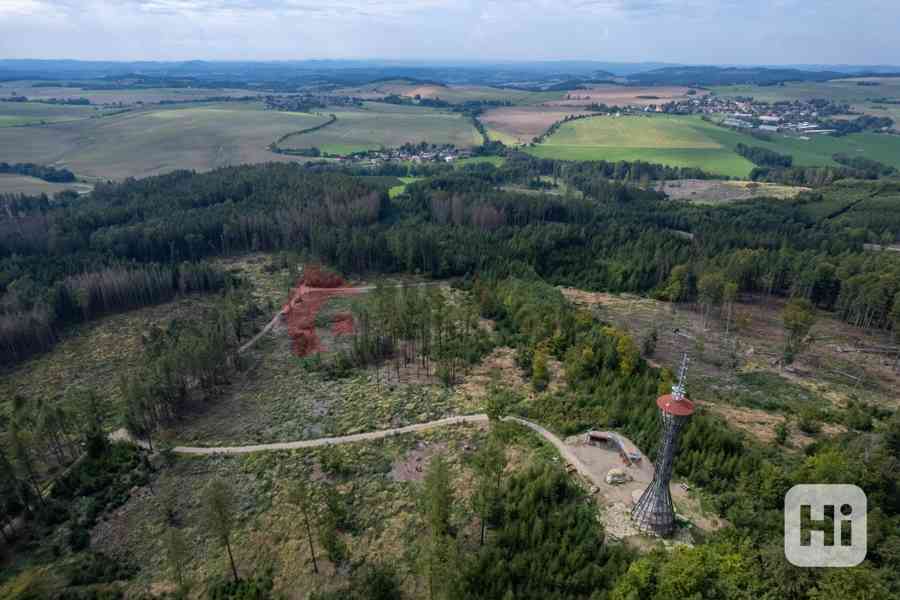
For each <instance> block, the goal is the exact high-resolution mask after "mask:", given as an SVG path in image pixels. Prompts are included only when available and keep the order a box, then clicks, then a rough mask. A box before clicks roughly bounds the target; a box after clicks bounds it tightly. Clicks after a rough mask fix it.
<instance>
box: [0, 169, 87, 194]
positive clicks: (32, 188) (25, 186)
mask: <svg viewBox="0 0 900 600" xmlns="http://www.w3.org/2000/svg"><path fill="white" fill-rule="evenodd" d="M93 187H94V186H92V185H91V184H88V183H51V182H49V181H44V180H43V179H38V178H37V177H28V176H27V175H12V174H8V173H4V174H0V194H27V195H30V196H33V195H38V194H47V195H48V196H52V195H53V194H56V193H59V192H62V191H65V190H75V191H76V192H78V193H80V194H86V193H87V192H89V191H91V190H92V189H93Z"/></svg>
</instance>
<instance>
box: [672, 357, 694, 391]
mask: <svg viewBox="0 0 900 600" xmlns="http://www.w3.org/2000/svg"><path fill="white" fill-rule="evenodd" d="M690 362H691V359H690V358H689V357H688V353H687V350H685V351H684V353H682V355H681V368H680V369H679V370H678V383H676V384H675V385H673V386H672V397H673V399H674V400H675V401H676V402H681V401H682V400H684V395H685V392H686V391H687V390H686V389H685V384H686V383H687V370H688V363H690Z"/></svg>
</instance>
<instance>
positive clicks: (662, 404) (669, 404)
mask: <svg viewBox="0 0 900 600" xmlns="http://www.w3.org/2000/svg"><path fill="white" fill-rule="evenodd" d="M656 405H657V406H658V407H659V408H660V410H662V411H665V412H667V413H669V414H670V415H675V416H676V417H686V416H688V415H692V414H694V403H693V402H691V401H690V400H688V399H687V398H684V399H683V400H680V401H679V400H676V399H675V397H674V396H672V394H666V395H665V396H660V397H659V398H657V399H656Z"/></svg>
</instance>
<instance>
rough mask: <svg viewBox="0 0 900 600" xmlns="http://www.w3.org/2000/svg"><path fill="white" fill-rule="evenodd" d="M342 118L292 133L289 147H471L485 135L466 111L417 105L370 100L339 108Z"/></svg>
mask: <svg viewBox="0 0 900 600" xmlns="http://www.w3.org/2000/svg"><path fill="white" fill-rule="evenodd" d="M334 114H335V116H337V118H338V120H337V121H336V122H335V123H333V124H332V125H329V126H328V127H324V128H322V129H319V130H317V131H313V132H311V133H304V134H299V135H296V136H291V137H289V138H287V139H286V140H284V141H282V142H281V144H280V145H281V147H282V148H285V149H299V148H312V147H315V148H319V149H320V150H322V151H323V152H326V153H328V154H340V155H344V154H351V153H353V152H363V151H366V150H378V149H379V148H395V147H397V146H402V145H403V144H406V143H413V144H416V143H419V142H429V143H432V144H454V145H456V146H457V147H460V148H470V147H472V146H476V145H478V144H480V143H481V135H480V134H479V133H478V131H477V130H476V129H475V128H474V127H473V126H472V124H471V123H470V122H469V121H468V120H467V119H466V118H464V117H463V116H462V115H459V114H456V113H449V112H443V111H438V110H433V109H429V108H420V107H416V106H399V105H394V104H384V103H378V102H367V103H366V104H365V106H364V107H363V108H361V109H353V110H341V111H335V112H334Z"/></svg>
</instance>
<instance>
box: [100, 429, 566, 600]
mask: <svg viewBox="0 0 900 600" xmlns="http://www.w3.org/2000/svg"><path fill="white" fill-rule="evenodd" d="M486 435H487V429H486V427H484V426H483V425H481V424H479V425H469V424H466V425H460V426H454V427H448V428H443V429H438V430H433V431H430V432H425V433H419V434H407V435H402V436H396V437H392V438H389V439H385V440H379V441H377V442H366V443H360V444H351V445H347V446H341V447H336V448H320V449H307V450H297V451H291V452H273V453H264V454H256V455H248V456H244V457H214V456H213V457H203V458H179V459H178V460H177V462H176V464H175V465H174V466H173V467H171V468H166V469H163V470H162V472H161V474H160V475H159V477H158V479H157V481H155V482H154V484H153V489H152V490H151V489H150V488H149V487H144V488H136V489H134V490H133V491H132V495H131V498H130V500H129V501H128V502H127V503H126V504H125V505H124V506H122V507H121V508H120V509H118V510H117V511H115V512H113V513H112V514H110V515H108V516H107V517H106V518H105V519H104V520H103V521H102V522H101V523H100V524H99V525H98V526H97V527H96V528H95V529H94V532H93V535H92V547H93V548H94V549H95V550H98V551H102V552H104V553H107V554H109V555H112V556H116V557H127V558H129V559H130V560H131V561H132V562H134V563H135V564H136V565H138V566H139V567H140V571H139V573H138V575H137V576H136V577H135V579H133V580H132V581H130V582H129V583H128V590H127V592H128V593H130V594H138V593H141V592H147V591H151V590H154V591H160V590H165V589H170V588H171V587H172V584H173V576H172V574H171V572H170V571H169V569H168V568H167V566H166V564H165V552H164V550H163V546H162V543H161V539H162V536H163V534H164V533H165V532H166V530H167V529H168V527H169V525H168V524H167V523H166V522H165V520H164V518H163V514H164V511H163V507H164V500H163V499H164V498H165V495H166V492H167V491H170V490H171V491H174V497H175V502H174V506H175V512H176V515H177V522H176V524H175V526H177V527H178V528H180V529H181V530H182V532H183V533H184V535H185V537H186V538H187V540H188V541H189V543H190V546H191V550H192V552H191V558H190V559H189V560H188V562H187V563H186V564H185V565H184V567H185V573H186V577H187V579H188V580H189V581H190V582H191V584H192V587H191V597H192V598H197V599H199V598H205V597H206V595H205V593H206V589H207V587H208V585H209V583H210V582H211V581H215V580H219V579H221V578H224V577H226V576H227V572H228V566H227V562H226V558H225V556H224V552H223V551H222V550H221V549H220V548H219V546H218V544H217V543H216V542H215V541H214V539H213V538H212V536H210V535H209V534H208V532H207V531H205V530H204V529H203V527H202V526H201V518H200V512H201V505H200V494H201V492H202V490H203V488H204V487H205V486H206V485H207V483H208V482H209V481H211V480H212V479H213V478H217V477H218V478H224V479H225V480H227V481H228V482H229V484H230V485H231V486H232V487H233V489H234V490H235V492H236V495H237V498H238V506H239V511H240V515H239V518H238V519H237V524H238V525H237V531H236V534H235V540H234V542H233V547H234V549H235V559H236V561H237V567H238V569H239V571H240V573H241V574H242V575H244V576H249V575H250V574H251V573H260V572H262V571H263V570H264V569H267V568H270V569H272V572H273V575H274V580H275V592H276V593H277V594H284V597H286V598H288V599H290V600H300V599H301V598H306V597H307V595H308V594H309V593H310V592H315V591H325V590H334V589H337V588H339V587H340V586H341V585H343V584H344V583H346V581H347V579H348V572H347V570H346V569H339V570H336V569H335V568H334V566H333V565H332V564H331V563H329V561H328V560H327V559H326V558H325V557H324V552H323V550H322V548H321V547H320V546H319V545H318V542H317V543H316V546H317V554H318V559H319V566H320V570H321V572H320V574H318V575H315V574H314V573H313V570H312V561H311V555H310V552H309V546H308V543H307V540H306V538H305V532H304V530H303V528H302V527H301V526H299V523H300V521H299V514H298V511H297V509H296V508H295V507H294V506H292V505H291V504H290V503H289V502H288V501H287V490H288V489H289V487H290V485H291V483H292V482H293V481H294V480H296V479H298V478H303V479H305V480H306V481H307V482H309V483H310V484H311V486H312V487H313V489H314V490H316V493H319V494H321V493H322V491H323V490H324V489H325V488H326V487H333V488H335V489H337V490H338V491H339V492H340V494H341V495H342V496H343V497H344V500H345V502H346V503H347V505H348V508H349V509H350V513H351V515H352V516H353V520H354V521H355V525H356V527H355V531H353V532H344V533H342V534H341V537H342V538H343V540H344V541H345V543H346V544H347V546H348V549H349V550H350V555H351V560H352V561H354V562H359V561H363V560H368V561H376V562H381V563H385V564H390V565H391V566H392V567H394V568H395V569H396V570H397V571H398V574H399V575H400V577H401V578H402V579H403V590H404V594H405V595H404V597H408V598H425V597H427V587H426V586H425V582H424V581H423V580H422V579H421V578H420V577H419V575H418V569H417V565H416V560H415V549H416V548H417V547H418V542H419V540H420V539H421V532H422V527H423V524H422V522H421V520H420V518H419V517H418V509H417V506H416V503H417V495H418V490H419V489H420V486H421V483H420V481H419V479H420V478H421V474H422V472H423V471H424V466H425V465H426V464H427V462H428V460H429V459H430V458H431V457H433V456H436V455H437V454H438V453H440V455H441V456H443V457H444V458H445V459H446V460H447V461H448V462H449V464H450V468H451V472H452V473H453V474H454V479H455V481H454V492H455V495H456V498H457V501H456V507H457V508H456V510H454V516H453V519H454V522H455V523H457V525H458V531H460V538H461V541H462V543H463V544H464V545H472V546H473V547H474V544H477V533H478V527H477V522H476V519H475V518H474V516H473V515H472V514H471V511H470V510H469V509H468V506H469V502H468V500H469V498H470V496H471V494H472V491H473V485H474V483H473V474H472V471H471V467H470V461H471V458H472V454H473V453H474V452H475V451H476V450H477V449H478V448H479V447H480V446H482V445H483V444H484V442H485V439H486ZM508 458H509V464H508V469H507V470H508V471H510V472H511V471H513V470H517V469H519V468H521V467H522V466H523V465H526V464H532V463H534V462H535V461H539V460H552V458H551V457H550V455H548V454H547V453H546V450H545V448H544V447H543V446H542V445H541V444H539V443H537V442H536V438H535V437H534V436H532V435H531V434H525V433H523V434H522V435H521V436H518V435H517V436H515V437H514V439H512V440H511V441H510V445H509V447H508ZM336 460H337V461H338V462H339V464H341V465H343V467H342V469H343V471H342V472H340V473H338V472H335V471H334V470H333V469H332V468H330V467H329V465H330V464H334V462H335V461H336ZM319 506H321V505H319Z"/></svg>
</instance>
